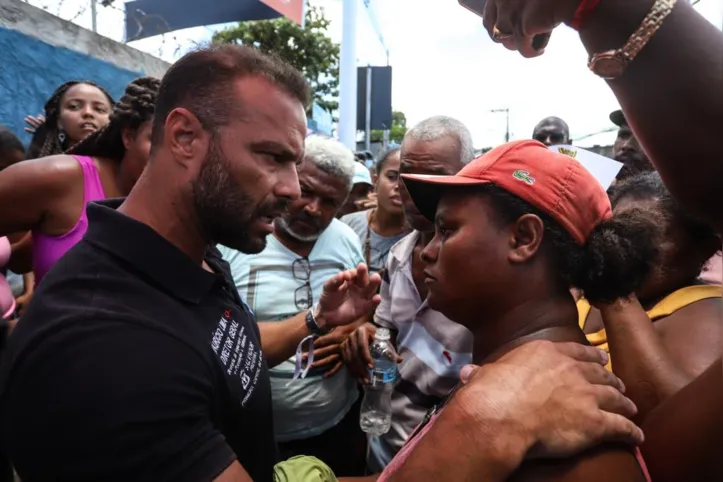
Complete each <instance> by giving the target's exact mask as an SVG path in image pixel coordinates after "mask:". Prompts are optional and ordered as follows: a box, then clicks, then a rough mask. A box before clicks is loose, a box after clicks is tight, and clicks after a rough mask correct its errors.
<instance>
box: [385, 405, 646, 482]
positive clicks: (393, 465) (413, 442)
mask: <svg viewBox="0 0 723 482" xmlns="http://www.w3.org/2000/svg"><path fill="white" fill-rule="evenodd" d="M438 416H439V413H437V414H435V415H434V416H432V418H430V420H429V422H428V423H427V425H425V426H424V427H422V429H421V430H419V429H417V430H419V431H418V432H417V430H415V432H417V433H416V435H415V434H414V433H413V434H412V435H413V436H412V438H411V439H410V440H407V443H406V444H405V445H404V446H403V447H402V449H401V450H400V451H399V453H397V455H396V456H395V457H394V458H393V459H392V461H391V462H389V465H387V468H386V469H384V472H382V475H380V476H379V478H378V479H377V482H387V481H388V480H389V477H391V476H392V474H394V473H395V472H396V471H397V470H399V469H400V468H401V467H402V465H404V462H405V461H406V460H407V458H408V457H409V455H410V453H411V452H412V450H414V447H416V446H417V444H419V441H420V440H422V438H424V436H425V435H426V434H427V432H429V429H430V428H432V425H434V422H436V421H437V417H438ZM422 423H424V422H422ZM635 458H636V459H637V461H638V464H640V470H642V472H643V475H644V476H645V480H647V481H648V482H651V480H650V473H649V472H648V467H647V466H646V465H645V461H644V460H643V454H641V453H640V449H639V448H638V447H635Z"/></svg>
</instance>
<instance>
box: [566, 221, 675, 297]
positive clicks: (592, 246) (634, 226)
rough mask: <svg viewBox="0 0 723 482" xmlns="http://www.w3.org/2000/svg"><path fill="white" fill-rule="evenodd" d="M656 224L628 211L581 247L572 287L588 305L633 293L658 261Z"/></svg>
mask: <svg viewBox="0 0 723 482" xmlns="http://www.w3.org/2000/svg"><path fill="white" fill-rule="evenodd" d="M657 221H658V222H662V220H657ZM656 224H657V223H656V217H655V216H652V215H651V213H650V212H648V211H645V210H643V209H629V210H626V211H624V212H621V213H619V214H616V215H615V217H614V218H612V219H609V220H608V221H605V222H603V223H602V224H600V225H598V226H597V227H596V228H595V229H594V230H593V232H592V233H591V234H590V236H589V237H588V240H587V243H586V244H585V246H583V247H582V248H581V256H580V259H579V262H578V263H577V264H576V266H574V267H573V268H574V271H573V272H572V273H571V275H572V279H571V281H572V283H571V284H572V286H574V287H576V288H579V289H580V290H582V292H583V294H584V295H585V298H587V299H588V300H589V301H590V302H591V303H596V302H603V303H608V302H612V301H615V300H616V299H618V298H620V297H622V296H627V295H629V294H631V293H633V292H635V291H636V290H637V289H638V288H640V286H642V284H643V283H644V282H645V280H646V279H647V278H648V276H649V275H650V273H651V271H652V269H653V267H654V264H655V263H656V261H657V259H658V254H659V250H658V246H659V245H660V243H661V242H662V239H660V237H659V229H658V227H657V226H656ZM578 249H580V248H578Z"/></svg>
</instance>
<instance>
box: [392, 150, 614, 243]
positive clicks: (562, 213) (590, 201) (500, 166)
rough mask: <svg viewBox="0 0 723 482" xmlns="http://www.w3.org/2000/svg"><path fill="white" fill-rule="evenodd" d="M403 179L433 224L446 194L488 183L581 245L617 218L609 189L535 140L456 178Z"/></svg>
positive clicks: (476, 163) (483, 159) (495, 153)
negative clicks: (456, 188) (528, 206)
mask: <svg viewBox="0 0 723 482" xmlns="http://www.w3.org/2000/svg"><path fill="white" fill-rule="evenodd" d="M402 178H403V179H404V183H405V185H406V187H407V191H409V194H410V196H411V197H412V200H413V201H414V204H415V205H416V206H417V209H419V211H420V212H421V213H422V214H423V215H424V216H425V217H427V218H428V219H432V220H433V219H434V216H435V213H436V211H437V204H439V200H440V198H441V197H442V194H443V193H444V191H445V189H448V188H449V187H452V186H474V185H483V184H494V185H495V186H498V187H500V188H502V189H504V190H505V191H507V192H509V193H511V194H514V195H515V196H517V197H519V198H521V199H523V200H524V201H527V202H528V203H530V204H531V205H532V206H534V207H536V208H537V209H539V210H540V211H542V212H544V213H546V214H548V215H550V216H551V217H552V218H553V219H554V220H555V221H557V222H558V223H559V224H560V226H562V227H563V228H564V229H565V230H566V231H567V232H568V233H570V235H572V237H573V238H574V239H575V240H576V241H577V242H578V243H579V244H581V245H583V244H585V242H586V241H587V238H588V236H589V235H590V233H591V232H592V230H593V229H595V227H596V226H597V225H598V224H600V223H601V222H603V221H605V220H606V219H609V218H610V217H612V207H611V206H610V200H609V199H608V195H607V193H606V192H605V189H604V188H603V187H602V185H601V184H600V183H599V182H598V181H597V179H595V177H593V175H592V174H590V172H589V171H588V170H587V169H585V167H584V166H583V165H582V164H580V163H579V162H578V161H576V160H575V159H573V158H572V157H569V156H566V155H564V154H561V153H559V152H555V151H551V150H550V149H548V148H547V147H545V145H544V144H542V143H541V142H538V141H533V140H524V141H514V142H508V143H507V144H503V145H501V146H499V147H496V148H495V149H492V150H491V151H489V152H488V153H486V154H484V155H483V156H480V157H478V158H477V159H475V160H473V161H472V162H471V163H469V164H468V165H467V166H465V167H464V168H463V169H462V170H461V171H459V172H458V173H457V174H456V175H454V176H435V175H424V174H402Z"/></svg>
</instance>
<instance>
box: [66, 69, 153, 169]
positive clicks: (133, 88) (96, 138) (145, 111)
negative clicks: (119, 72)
mask: <svg viewBox="0 0 723 482" xmlns="http://www.w3.org/2000/svg"><path fill="white" fill-rule="evenodd" d="M160 85H161V81H160V80H158V79H156V78H154V77H140V78H138V79H136V80H134V81H133V82H131V83H130V84H128V86H127V87H126V91H125V94H123V97H121V99H120V100H119V101H118V103H117V104H116V105H114V106H113V112H111V114H110V122H108V124H107V125H106V126H105V127H103V128H102V129H99V130H97V131H96V132H94V133H93V134H91V135H89V136H88V137H86V138H85V139H84V140H83V141H81V142H79V143H78V144H76V145H75V146H73V147H72V148H71V149H70V150H69V151H68V154H77V155H81V156H98V157H106V158H108V159H113V160H116V161H121V160H122V159H123V156H124V155H125V147H124V146H123V131H124V130H125V129H131V130H132V131H133V132H135V131H137V130H138V128H139V127H140V126H141V124H143V123H144V122H147V121H150V120H152V119H153V114H154V112H155V103H156V95H157V94H158V88H159V87H160Z"/></svg>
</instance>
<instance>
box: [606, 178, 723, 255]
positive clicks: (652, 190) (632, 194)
mask: <svg viewBox="0 0 723 482" xmlns="http://www.w3.org/2000/svg"><path fill="white" fill-rule="evenodd" d="M609 195H610V201H611V202H612V205H613V207H615V206H616V205H617V204H618V203H619V202H620V201H621V200H622V199H624V198H627V199H631V198H632V199H638V200H642V199H655V200H657V209H656V210H655V211H656V213H655V214H656V215H657V216H660V217H662V219H664V220H665V221H666V222H667V223H669V224H674V225H676V226H678V227H680V228H681V231H682V233H683V234H684V235H685V236H686V241H687V242H688V243H689V244H688V245H687V246H685V247H683V249H692V250H695V252H697V253H700V256H701V265H700V266H699V268H700V269H702V268H703V265H704V264H705V262H706V261H707V260H708V259H710V258H711V257H713V255H715V253H716V252H718V251H720V247H721V237H720V235H719V234H718V233H717V232H716V230H715V229H714V228H713V227H712V226H710V225H709V224H707V223H706V222H704V221H702V220H700V219H699V218H697V217H695V216H693V215H691V214H690V213H689V212H688V211H687V210H686V209H685V208H684V207H683V206H681V205H680V203H679V202H678V201H676V200H675V199H674V198H673V196H672V195H671V194H670V191H668V188H667V187H665V184H663V180H662V179H661V178H660V174H658V173H657V172H645V173H640V174H636V175H635V176H632V177H629V178H627V179H625V180H624V181H621V182H619V183H617V184H615V186H613V187H612V188H611V189H610V191H609Z"/></svg>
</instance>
